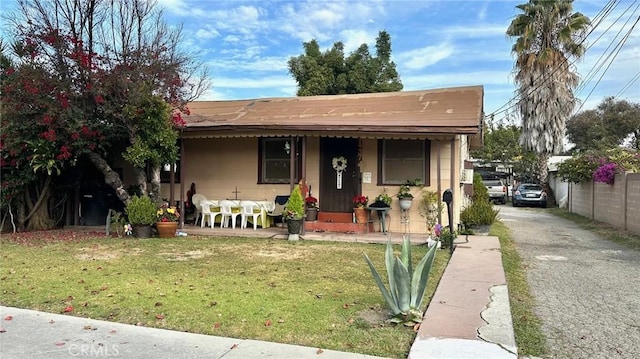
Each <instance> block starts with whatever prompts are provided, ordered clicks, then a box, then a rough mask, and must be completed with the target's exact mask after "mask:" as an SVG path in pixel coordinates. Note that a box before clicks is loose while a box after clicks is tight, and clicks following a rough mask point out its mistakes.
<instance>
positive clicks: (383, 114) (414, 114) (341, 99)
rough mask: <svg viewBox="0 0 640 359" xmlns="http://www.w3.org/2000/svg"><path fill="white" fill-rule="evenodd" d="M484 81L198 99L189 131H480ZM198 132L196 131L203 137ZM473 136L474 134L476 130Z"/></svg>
mask: <svg viewBox="0 0 640 359" xmlns="http://www.w3.org/2000/svg"><path fill="white" fill-rule="evenodd" d="M483 95H484V94H483V87H482V86H469V87H456V88H445V89H435V90H420V91H405V92H383V93H370V94H355V95H331V96H306V97H289V98H265V99H254V100H233V101H196V102H192V103H190V104H189V105H188V107H189V110H190V112H191V115H189V116H185V120H186V127H185V129H184V131H185V134H184V135H185V137H191V136H189V135H190V134H191V135H196V134H197V135H199V136H207V135H209V136H216V137H217V136H221V135H222V136H225V135H226V136H229V135H232V134H233V135H236V136H237V135H245V136H254V135H266V134H269V133H271V134H275V135H277V134H282V135H286V134H289V135H291V134H293V133H297V134H304V135H312V134H313V135H332V136H345V137H346V136H349V137H351V136H354V135H357V136H365V137H369V136H370V137H380V136H385V137H399V138H401V137H406V136H418V137H422V136H428V135H431V136H433V135H452V134H461V135H462V134H466V135H477V134H480V131H481V127H482V126H481V124H482V116H483ZM199 136H198V137H199ZM474 137H475V136H474Z"/></svg>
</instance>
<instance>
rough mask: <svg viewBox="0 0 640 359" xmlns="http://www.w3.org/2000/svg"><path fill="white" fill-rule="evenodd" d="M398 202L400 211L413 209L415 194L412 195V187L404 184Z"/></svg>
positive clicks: (399, 191) (398, 195)
mask: <svg viewBox="0 0 640 359" xmlns="http://www.w3.org/2000/svg"><path fill="white" fill-rule="evenodd" d="M396 197H398V201H399V202H400V209H403V210H408V209H409V208H411V203H412V202H413V194H411V187H409V185H408V184H403V185H402V186H400V189H399V190H398V194H397V195H396Z"/></svg>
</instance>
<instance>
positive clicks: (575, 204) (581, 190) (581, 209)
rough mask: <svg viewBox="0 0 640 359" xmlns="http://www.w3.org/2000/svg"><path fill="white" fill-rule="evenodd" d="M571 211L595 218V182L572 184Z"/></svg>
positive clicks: (570, 191)
mask: <svg viewBox="0 0 640 359" xmlns="http://www.w3.org/2000/svg"><path fill="white" fill-rule="evenodd" d="M569 211H571V212H572V213H577V214H579V215H581V216H584V217H587V218H593V182H587V183H580V184H575V183H571V184H570V188H569Z"/></svg>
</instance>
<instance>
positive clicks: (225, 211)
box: [219, 200, 242, 229]
mask: <svg viewBox="0 0 640 359" xmlns="http://www.w3.org/2000/svg"><path fill="white" fill-rule="evenodd" d="M219 204H220V212H221V213H222V222H221V223H222V224H221V226H220V227H221V228H225V227H229V222H228V221H229V218H230V219H231V227H232V228H233V229H236V218H238V216H239V215H241V214H242V213H241V212H234V211H233V207H237V204H236V202H234V201H228V200H225V201H220V203H219Z"/></svg>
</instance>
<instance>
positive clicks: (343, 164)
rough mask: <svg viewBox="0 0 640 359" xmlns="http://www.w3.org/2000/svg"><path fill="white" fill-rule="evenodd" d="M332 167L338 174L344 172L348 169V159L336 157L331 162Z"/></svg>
mask: <svg viewBox="0 0 640 359" xmlns="http://www.w3.org/2000/svg"><path fill="white" fill-rule="evenodd" d="M331 165H333V169H334V170H335V171H336V172H342V171H344V170H345V169H346V168H347V159H346V158H344V157H343V156H339V157H334V158H333V159H332V160H331Z"/></svg>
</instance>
